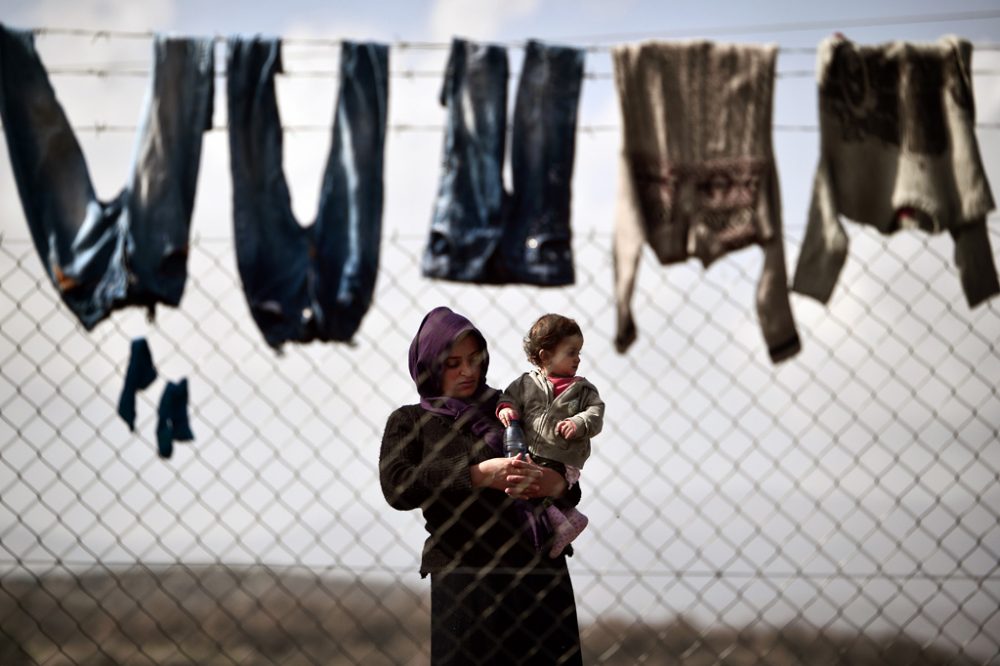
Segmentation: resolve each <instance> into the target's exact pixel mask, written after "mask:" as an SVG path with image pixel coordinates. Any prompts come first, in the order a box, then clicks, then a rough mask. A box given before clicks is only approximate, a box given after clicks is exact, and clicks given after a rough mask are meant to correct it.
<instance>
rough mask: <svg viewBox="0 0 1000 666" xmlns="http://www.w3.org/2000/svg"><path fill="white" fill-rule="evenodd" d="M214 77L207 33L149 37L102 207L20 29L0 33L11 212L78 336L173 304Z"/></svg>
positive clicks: (30, 41)
mask: <svg viewBox="0 0 1000 666" xmlns="http://www.w3.org/2000/svg"><path fill="white" fill-rule="evenodd" d="M214 76H215V72H214V53H213V50H212V39H211V38H208V39H174V38H166V37H161V36H157V37H156V38H155V39H154V41H153V73H152V82H151V87H150V89H149V92H148V95H147V98H146V101H145V107H144V110H143V113H142V120H141V121H140V125H139V130H138V133H137V138H136V149H135V158H134V163H133V165H132V170H131V174H130V177H129V181H128V183H127V184H126V186H125V188H124V189H123V190H122V191H121V193H119V194H118V196H117V197H115V198H114V199H113V200H111V201H109V202H102V201H98V199H97V196H96V195H95V193H94V188H93V185H92V183H91V181H90V175H89V173H88V171H87V164H86V162H85V161H84V157H83V153H82V151H81V150H80V145H79V143H78V142H77V140H76V136H75V135H74V134H73V130H72V128H71V127H70V124H69V122H68V120H67V119H66V114H65V113H64V112H63V109H62V107H61V106H60V104H59V102H58V100H57V99H56V96H55V92H54V91H53V89H52V86H51V84H50V83H49V78H48V75H47V73H46V71H45V68H44V67H43V65H42V63H41V60H40V59H39V57H38V54H37V52H36V51H35V44H34V38H33V36H32V34H31V33H30V32H27V31H20V30H12V29H10V28H6V27H4V26H0V116H2V117H3V126H4V133H5V135H6V137H7V148H8V150H9V151H10V163H11V169H12V171H13V174H14V180H15V181H16V182H17V188H18V193H19V194H20V197H21V205H22V206H23V207H24V214H25V217H26V218H27V221H28V228H29V229H30V231H31V236H32V239H33V240H34V243H35V249H36V250H37V251H38V254H39V256H40V257H41V259H42V263H43V264H44V266H45V270H46V271H47V272H48V274H49V277H50V278H51V279H52V282H53V283H54V284H55V285H56V287H57V288H58V290H59V293H60V295H61V296H62V299H63V301H64V302H65V303H66V304H67V305H68V306H69V307H70V309H72V310H73V312H74V314H76V316H77V317H78V318H79V320H80V322H81V323H82V324H83V325H84V327H85V328H87V329H88V330H90V329H92V328H93V327H94V326H96V325H97V323H98V322H100V321H101V320H102V319H104V318H105V317H107V316H108V314H109V313H110V312H111V311H112V310H114V309H117V308H119V307H123V306H126V305H145V306H147V307H149V308H150V309H151V310H152V308H153V307H154V305H155V304H156V303H166V304H168V305H173V306H176V305H177V304H178V303H180V300H181V295H182V294H183V292H184V282H185V280H186V279H187V252H188V237H189V230H190V222H191V209H192V207H193V206H194V195H195V186H196V184H197V182H198V166H199V162H200V160H201V140H202V133H203V132H204V131H205V130H207V129H210V128H211V125H212V98H213V93H214Z"/></svg>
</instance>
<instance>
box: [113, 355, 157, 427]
mask: <svg viewBox="0 0 1000 666" xmlns="http://www.w3.org/2000/svg"><path fill="white" fill-rule="evenodd" d="M154 379H156V368H155V367H154V366H153V355H152V354H151V353H150V351H149V344H148V343H147V342H146V339H145V338H136V339H134V340H132V346H131V352H130V355H129V361H128V369H126V371H125V384H124V385H123V386H122V392H121V395H120V396H119V397H118V415H119V416H121V417H122V419H123V420H124V421H125V423H127V424H128V429H129V430H130V431H132V432H135V394H136V393H137V392H138V391H141V390H142V389H144V388H146V387H148V386H149V385H150V384H152V383H153V380H154Z"/></svg>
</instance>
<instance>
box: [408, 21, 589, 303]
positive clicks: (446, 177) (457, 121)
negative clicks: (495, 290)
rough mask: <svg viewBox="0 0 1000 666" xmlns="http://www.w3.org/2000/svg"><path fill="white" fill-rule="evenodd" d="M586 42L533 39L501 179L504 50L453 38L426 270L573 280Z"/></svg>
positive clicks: (485, 279)
mask: <svg viewBox="0 0 1000 666" xmlns="http://www.w3.org/2000/svg"><path fill="white" fill-rule="evenodd" d="M583 63H584V51H582V50H580V49H575V48H566V47H559V46H547V45H544V44H541V43H540V42H537V41H529V42H528V43H527V45H526V47H525V54H524V63H523V65H522V69H521V77H520V81H519V84H518V90H517V100H516V102H515V107H514V123H513V128H512V132H511V137H510V140H511V172H512V176H513V187H512V191H511V192H510V193H509V194H508V193H507V192H505V191H504V186H503V164H504V148H505V142H506V138H507V79H508V65H507V51H506V49H504V48H503V47H500V46H494V45H484V44H476V43H473V42H469V41H466V40H463V39H454V40H453V41H452V45H451V53H450V55H449V57H448V65H447V70H446V72H445V80H444V85H443V87H442V90H441V104H442V105H443V106H446V107H447V109H448V120H447V125H446V129H445V141H444V156H443V159H442V163H443V170H442V173H441V181H440V185H439V188H438V196H437V202H436V204H435V207H434V214H433V219H432V221H431V229H430V238H429V240H428V244H427V248H426V250H425V252H424V256H423V273H424V275H425V276H427V277H432V278H440V279H445V280H455V281H460V282H475V283H485V284H507V283H523V284H534V285H542V286H559V285H568V284H573V282H574V271H573V255H572V248H571V245H570V240H571V232H570V198H571V196H570V195H571V189H570V185H571V181H572V176H573V159H574V153H575V149H576V148H575V147H576V118H577V107H578V105H579V100H580V89H581V85H582V81H583Z"/></svg>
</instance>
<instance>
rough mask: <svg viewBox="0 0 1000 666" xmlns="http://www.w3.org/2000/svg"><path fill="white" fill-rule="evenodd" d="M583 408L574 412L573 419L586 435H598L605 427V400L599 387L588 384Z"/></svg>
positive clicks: (583, 434)
mask: <svg viewBox="0 0 1000 666" xmlns="http://www.w3.org/2000/svg"><path fill="white" fill-rule="evenodd" d="M585 396H586V400H585V401H584V405H583V409H582V410H581V411H580V412H578V413H576V414H574V415H573V416H572V417H571V420H572V421H573V422H574V423H576V427H577V428H579V429H580V431H581V434H582V436H584V437H596V436H597V435H598V434H599V433H600V432H601V430H602V429H603V428H604V401H603V400H601V396H600V395H599V394H598V392H597V389H596V388H594V387H593V386H588V387H587V391H586V393H585Z"/></svg>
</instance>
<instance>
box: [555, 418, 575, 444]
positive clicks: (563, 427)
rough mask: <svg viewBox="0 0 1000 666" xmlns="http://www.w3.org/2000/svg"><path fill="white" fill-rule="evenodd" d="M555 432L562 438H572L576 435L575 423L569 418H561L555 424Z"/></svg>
mask: <svg viewBox="0 0 1000 666" xmlns="http://www.w3.org/2000/svg"><path fill="white" fill-rule="evenodd" d="M556 434H558V435H562V436H563V438H564V439H573V438H574V437H575V436H576V424H575V423H573V422H572V421H571V420H569V419H563V420H562V421H560V422H559V423H557V424H556Z"/></svg>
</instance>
